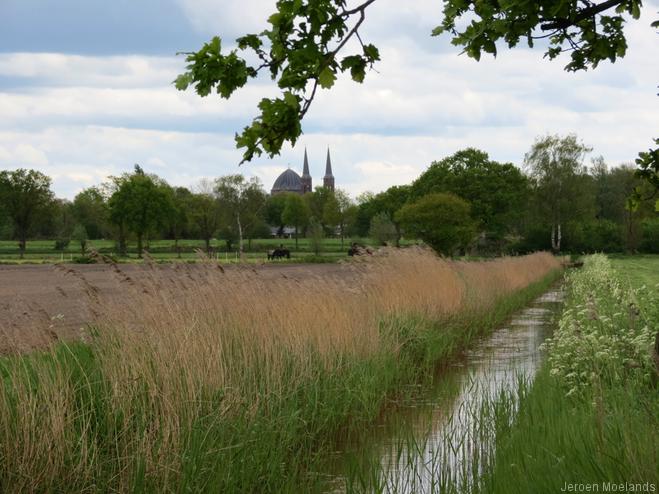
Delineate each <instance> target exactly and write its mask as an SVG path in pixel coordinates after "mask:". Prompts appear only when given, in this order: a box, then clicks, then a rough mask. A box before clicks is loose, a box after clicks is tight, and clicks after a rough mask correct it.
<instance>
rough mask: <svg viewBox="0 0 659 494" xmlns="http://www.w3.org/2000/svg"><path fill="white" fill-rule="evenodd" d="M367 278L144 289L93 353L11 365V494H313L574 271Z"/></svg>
mask: <svg viewBox="0 0 659 494" xmlns="http://www.w3.org/2000/svg"><path fill="white" fill-rule="evenodd" d="M117 269H121V268H117ZM354 269H355V270H354V273H353V274H354V275H353V276H351V277H349V278H348V279H343V280H338V279H329V278H327V279H326V278H322V279H308V280H288V279H280V280H278V281H277V283H279V285H278V287H277V289H272V287H269V288H268V290H267V292H266V291H264V290H263V287H262V286H261V283H262V282H261V281H260V278H259V277H258V276H257V275H256V274H255V273H253V272H252V270H226V272H221V271H220V270H218V269H217V268H216V267H214V266H212V265H210V264H209V269H208V272H207V276H206V278H205V279H204V283H200V284H199V285H198V286H195V287H191V288H189V289H186V290H180V289H178V285H177V284H176V283H174V284H173V285H171V286H170V285H164V284H162V283H159V282H158V283H157V285H154V286H152V287H150V288H149V289H148V290H145V289H144V287H143V286H136V287H135V293H134V294H133V296H130V297H126V298H125V299H122V302H121V304H119V305H117V307H116V310H114V311H113V312H112V313H111V315H110V316H109V317H108V319H107V320H106V321H105V322H104V323H103V324H99V325H98V326H97V327H95V328H93V331H91V332H90V333H89V334H88V335H86V339H87V341H86V342H85V343H76V344H72V343H69V344H64V343H60V344H59V345H56V346H54V347H53V348H52V350H51V351H48V352H40V353H35V354H30V355H24V356H12V357H6V358H4V359H2V360H0V375H1V376H2V381H3V386H2V388H0V458H1V459H2V461H1V462H0V491H2V492H7V491H15V492H35V491H36V492H92V491H98V489H99V486H103V489H104V490H105V491H108V492H311V491H313V490H315V489H318V488H320V487H321V486H323V485H324V483H323V482H324V480H325V479H323V478H319V477H318V476H316V475H314V472H315V471H317V469H316V468H315V467H316V466H317V465H318V464H319V463H320V462H322V461H324V460H325V459H326V458H327V456H328V455H330V454H331V452H332V451H334V450H335V447H334V444H335V442H336V440H337V438H339V437H341V435H343V434H344V433H345V432H346V431H347V430H350V429H352V428H360V427H363V425H364V424H366V423H369V422H371V421H373V420H374V419H375V417H377V415H378V414H380V413H381V411H382V409H383V407H384V406H385V405H386V403H387V402H388V401H389V400H390V399H391V398H392V397H394V396H401V395H404V394H405V393H407V392H410V390H411V389H414V386H410V384H413V383H416V382H418V381H419V380H420V379H423V378H424V377H427V376H429V375H431V374H432V372H430V369H432V368H434V366H436V365H437V363H438V362H439V363H441V362H442V361H445V360H446V359H447V358H448V357H449V356H451V355H453V354H455V353H456V352H459V351H460V350H461V349H463V348H464V347H465V346H466V345H468V344H469V343H470V342H471V341H472V340H473V339H474V338H477V337H479V336H480V335H482V334H483V333H484V332H486V331H488V330H491V329H492V328H493V327H495V326H496V325H498V324H500V323H501V322H502V321H503V320H504V319H505V318H506V317H507V315H508V314H510V312H511V311H513V310H515V309H517V308H519V307H520V306H523V305H524V304H526V303H527V302H528V301H529V300H530V299H531V298H532V297H535V296H537V294H538V293H540V292H542V291H543V290H545V289H546V287H547V286H548V284H549V283H551V282H552V281H553V280H555V279H556V277H557V276H559V275H560V272H561V270H560V265H559V263H558V261H557V260H556V259H555V258H553V257H552V256H550V255H548V254H534V255H532V256H525V257H517V258H504V259H498V260H494V261H489V262H471V263H463V262H450V261H445V260H442V259H439V258H437V257H435V256H434V255H430V254H429V253H427V252H424V251H421V250H419V249H404V250H394V251H391V252H388V253H383V254H382V255H381V256H373V257H372V258H370V259H369V260H368V261H366V262H364V263H356V265H355V267H354ZM392 273H395V274H396V276H392ZM130 289H131V285H130V284H128V285H126V290H130ZM264 294H267V296H264ZM1 326H2V321H0V329H1ZM136 329H137V330H136ZM17 438H20V439H18V440H17Z"/></svg>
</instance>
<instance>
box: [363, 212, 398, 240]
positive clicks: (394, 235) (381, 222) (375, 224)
mask: <svg viewBox="0 0 659 494" xmlns="http://www.w3.org/2000/svg"><path fill="white" fill-rule="evenodd" d="M398 235H399V229H397V228H396V225H394V222H393V221H392V220H391V218H390V217H389V215H388V214H387V213H384V212H382V213H377V214H376V215H375V216H373V218H372V219H371V227H370V229H369V231H368V236H369V237H371V238H372V239H374V240H376V241H377V242H378V243H379V244H381V245H384V244H388V243H390V242H395V241H396V240H397V239H398V238H399V237H398Z"/></svg>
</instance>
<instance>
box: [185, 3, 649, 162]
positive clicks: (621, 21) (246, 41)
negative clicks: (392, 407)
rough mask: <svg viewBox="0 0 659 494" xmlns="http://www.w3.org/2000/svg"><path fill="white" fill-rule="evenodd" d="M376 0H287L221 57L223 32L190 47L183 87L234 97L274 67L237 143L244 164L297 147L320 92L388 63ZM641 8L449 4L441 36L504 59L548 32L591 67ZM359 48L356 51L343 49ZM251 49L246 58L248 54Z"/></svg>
mask: <svg viewBox="0 0 659 494" xmlns="http://www.w3.org/2000/svg"><path fill="white" fill-rule="evenodd" d="M374 2H375V0H363V1H362V2H361V3H357V4H351V5H350V6H348V2H347V1H346V0H313V1H311V0H279V1H278V2H277V4H276V11H275V12H274V13H273V14H272V15H271V16H270V17H269V18H268V23H269V24H270V27H269V28H268V29H266V30H264V31H262V32H261V33H259V34H246V35H245V36H241V37H240V38H238V39H237V40H236V43H237V48H236V49H233V50H231V51H229V52H228V53H223V52H222V43H221V39H220V38H219V37H217V36H216V37H214V38H213V39H212V40H211V41H210V42H208V43H206V44H204V46H203V47H202V48H201V49H200V50H199V51H197V52H192V53H187V62H188V65H187V70H186V72H185V73H183V74H181V75H180V76H179V77H177V79H176V81H174V82H175V85H176V87H177V88H178V89H179V90H185V89H187V88H188V87H189V86H194V88H195V90H196V92H197V93H198V94H199V95H200V96H207V95H209V94H210V93H211V92H213V91H215V92H216V93H217V94H219V95H220V96H221V97H222V98H229V97H231V95H232V94H233V93H234V91H235V90H236V89H238V88H241V87H243V86H244V85H245V84H246V83H247V82H248V81H249V80H251V79H254V78H256V77H258V75H259V73H260V72H261V71H263V70H267V71H269V73H270V77H271V78H272V79H273V80H275V81H276V82H277V85H278V86H279V88H280V90H281V96H280V97H276V98H263V99H262V100H261V101H260V102H259V104H258V108H259V111H260V113H259V115H258V116H257V117H256V118H254V120H253V121H252V124H251V125H250V126H248V127H245V128H244V129H243V132H242V133H241V134H239V135H236V144H237V146H238V147H239V148H245V151H244V153H243V160H244V161H245V160H246V161H249V160H251V159H252V158H253V157H254V156H255V155H260V154H261V153H263V152H265V153H267V154H268V155H270V156H273V155H275V154H277V153H279V151H280V150H281V147H282V145H283V143H284V142H286V141H288V142H290V143H291V144H295V142H296V140H297V138H298V137H299V136H300V134H301V132H302V126H301V120H302V118H303V117H304V116H305V115H306V113H307V112H308V110H309V107H310V105H311V103H312V101H313V100H314V97H315V96H316V94H317V90H318V89H319V88H323V89H329V88H331V87H332V86H333V85H334V83H335V81H336V79H337V77H338V75H339V74H340V73H343V72H349V73H350V76H351V77H352V79H353V80H354V81H356V82H359V83H361V82H362V81H363V80H364V77H365V75H366V71H367V69H369V68H371V67H372V66H373V64H374V63H375V62H377V61H378V60H380V54H379V51H378V49H377V47H376V46H374V45H373V44H370V43H366V42H365V41H364V37H363V35H360V33H359V29H360V28H361V26H362V24H363V23H364V21H365V19H366V11H367V9H368V7H369V6H370V5H372V4H373V3H374ZM640 7H641V1H640V0H608V1H603V2H601V3H599V4H595V3H592V2H588V1H581V0H567V1H566V0H542V1H540V2H488V1H479V0H444V16H443V20H442V23H441V24H440V25H439V26H438V27H437V28H436V29H435V30H434V31H433V34H434V35H439V34H442V33H449V34H450V35H451V36H452V37H453V39H452V42H453V44H454V45H457V46H461V47H463V50H464V52H465V53H467V55H468V56H470V57H473V58H475V59H476V60H479V59H480V57H481V53H482V52H486V53H491V54H492V55H496V53H497V45H496V43H497V41H503V42H504V43H506V44H507V45H508V46H509V47H511V48H512V47H514V46H517V44H518V43H519V42H520V41H521V40H525V41H526V42H527V43H528V44H529V46H533V44H534V39H536V38H538V37H541V38H543V39H544V42H543V46H546V47H547V51H546V52H545V56H546V57H548V58H550V59H552V58H556V57H557V56H558V55H559V54H560V53H562V52H563V51H568V52H569V53H570V57H571V60H570V62H569V63H568V64H567V66H566V70H569V71H575V70H582V69H584V70H585V69H587V68H589V67H593V68H594V67H596V66H597V65H598V64H599V63H600V62H601V61H602V60H606V59H608V60H610V61H612V62H613V61H615V60H616V58H618V57H622V56H624V55H625V52H626V49H627V42H626V39H625V35H624V30H623V28H624V25H625V17H624V16H623V14H629V15H631V16H632V17H633V18H635V19H637V18H638V17H639V15H640ZM653 25H655V26H656V25H659V21H658V22H656V23H653ZM538 30H540V33H542V34H541V35H540V36H538V34H539V33H538ZM351 40H356V41H357V43H350V41H351ZM353 46H354V47H357V49H356V50H355V51H353V52H351V53H350V54H348V55H345V54H343V53H342V52H345V50H348V49H351V48H352V47H353ZM244 52H248V55H247V57H246V58H245V57H243V56H242V55H241V54H242V53H244ZM247 59H251V60H254V61H255V63H254V64H253V65H252V64H250V62H248V61H247Z"/></svg>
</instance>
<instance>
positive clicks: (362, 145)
mask: <svg viewBox="0 0 659 494" xmlns="http://www.w3.org/2000/svg"><path fill="white" fill-rule="evenodd" d="M274 3H275V1H274V0H240V1H234V0H139V1H136V0H113V1H112V2H100V1H89V0H58V1H57V2H52V1H48V0H0V169H15V168H33V169H37V170H39V171H41V172H43V173H46V174H47V175H49V176H50V177H52V179H53V187H52V188H53V190H54V191H55V193H56V195H58V196H59V197H64V198H69V199H72V198H73V197H74V196H75V194H76V193H78V192H79V191H81V190H82V189H84V188H86V187H89V186H92V185H97V184H99V183H101V182H103V181H105V180H106V179H107V177H108V176H110V175H118V174H121V173H123V172H126V171H130V170H132V167H133V164H134V163H139V164H140V165H141V166H142V167H143V168H144V169H145V170H146V171H147V172H149V173H155V174H157V175H159V176H160V177H162V178H164V179H166V180H167V181H168V182H169V183H170V184H172V185H183V186H188V187H191V188H193V189H194V188H195V187H196V186H197V184H199V183H200V181H201V180H202V179H204V178H213V177H218V176H221V175H226V174H231V173H244V174H245V175H247V176H257V177H259V178H260V179H261V181H262V182H263V184H264V186H265V188H266V189H269V188H270V187H271V184H272V182H273V181H274V179H275V178H276V177H277V175H279V173H281V172H282V171H283V170H285V169H286V168H287V167H288V166H290V167H291V168H293V169H296V170H297V171H298V172H301V168H302V159H303V154H304V149H305V147H306V149H307V151H308V154H309V162H310V168H311V175H312V176H313V177H314V185H319V184H320V183H321V182H322V175H323V174H324V167H325V154H326V152H327V149H328V148H329V149H330V151H331V155H332V164H333V170H334V175H335V177H336V184H337V187H339V188H342V189H344V190H346V191H347V192H349V193H350V194H351V195H352V196H353V197H356V196H357V195H358V194H360V193H362V192H365V191H372V192H379V191H381V190H384V189H386V188H387V187H389V186H391V185H399V184H405V183H409V182H411V181H412V180H414V179H415V178H416V177H418V176H419V174H421V173H422V172H423V171H424V170H425V169H426V168H427V167H428V165H429V164H430V163H431V162H432V161H433V160H439V159H442V158H444V157H446V156H449V155H451V154H452V153H454V152H455V151H458V150H460V149H463V148H466V147H476V148H479V149H482V150H484V151H486V152H488V153H489V155H490V157H491V158H492V159H495V160H497V161H502V162H512V163H514V164H516V165H518V166H522V165H523V161H524V154H525V153H526V152H527V151H528V150H529V149H530V147H531V145H532V144H533V142H534V140H535V139H536V138H537V137H538V136H543V135H546V134H560V135H565V134H568V133H576V134H577V135H578V136H579V137H580V138H581V139H582V140H583V141H584V142H585V143H586V144H588V145H590V146H592V147H593V153H592V155H591V156H593V157H594V156H599V155H601V156H603V157H604V159H605V160H606V162H607V163H609V164H610V165H612V166H613V165H618V164H620V163H630V162H633V160H634V158H635V157H636V155H637V153H638V151H641V150H646V149H648V148H649V147H650V146H651V144H652V138H653V137H655V136H656V134H657V130H658V129H659V98H658V97H657V84H658V83H659V63H658V61H659V35H658V34H657V33H656V30H654V29H652V28H651V27H650V23H651V22H652V21H653V20H655V19H656V18H657V17H658V15H657V12H659V0H653V1H652V2H649V1H648V2H644V7H643V10H642V14H641V19H640V20H638V21H631V22H629V23H628V25H627V28H626V34H627V39H628V44H629V48H628V52H627V56H626V57H625V58H624V59H621V60H619V61H617V62H616V63H615V64H610V63H606V62H603V63H602V64H601V65H600V66H599V67H598V68H597V69H596V70H594V71H592V70H591V71H587V72H579V73H576V74H575V73H567V72H565V71H564V70H563V66H564V65H565V64H566V63H567V59H565V58H563V59H559V60H555V61H549V60H546V59H543V53H544V52H543V50H542V49H541V48H536V49H533V50H532V49H528V48H525V47H522V48H516V49H514V50H508V49H506V48H504V47H501V46H500V47H499V55H498V56H497V58H496V59H493V58H492V57H484V58H483V59H482V60H481V61H480V62H476V61H475V60H472V59H470V58H468V57H466V56H465V55H460V53H459V52H460V50H459V49H458V48H456V47H454V46H452V45H451V44H450V39H449V38H448V37H443V36H442V37H431V36H430V32H431V30H432V29H433V27H435V26H436V25H438V24H439V23H440V22H441V18H442V14H441V7H442V2H441V1H440V0H409V1H406V2H401V1H400V0H378V1H377V2H375V4H373V6H372V7H371V8H370V9H369V11H367V12H368V13H367V19H366V22H365V23H364V25H363V28H362V29H361V31H360V32H361V33H362V37H363V39H364V41H365V42H371V43H374V44H375V45H376V46H378V47H379V49H380V53H381V57H382V61H381V62H380V63H378V64H377V66H376V71H371V72H369V73H368V74H367V77H366V80H365V82H364V83H363V84H356V83H354V82H352V81H351V80H350V79H349V76H346V75H344V76H343V77H341V78H340V79H339V81H338V82H337V84H336V85H335V87H334V88H333V89H332V90H330V91H326V90H322V91H320V92H319V94H318V96H317V98H316V101H315V102H314V104H313V106H312V108H311V110H310V111H309V113H308V114H307V116H306V117H305V120H304V122H303V128H304V134H303V135H302V136H301V138H300V139H299V140H298V142H297V144H296V146H295V147H294V148H291V147H290V146H286V147H285V148H284V149H283V151H282V153H281V155H280V156H277V157H275V158H273V159H269V158H267V157H265V156H263V157H260V158H255V159H254V160H253V161H252V162H251V163H248V164H244V165H242V166H238V164H239V162H240V160H241V155H242V153H241V151H240V150H237V149H236V148H235V143H234V134H235V133H236V132H238V131H240V130H241V129H242V128H243V127H244V126H246V125H248V124H249V123H250V122H251V120H252V118H253V117H254V116H256V115H257V110H256V104H257V102H258V101H259V100H260V99H261V98H263V97H265V96H272V95H275V94H276V88H274V87H273V85H272V83H271V82H270V81H269V80H261V79H259V80H257V81H255V82H253V83H250V84H249V85H248V86H247V87H245V88H243V89H241V90H239V91H238V92H237V93H236V94H235V95H234V97H233V98H232V99H231V100H230V101H226V100H221V99H220V98H219V97H217V96H209V97H207V98H200V97H199V96H197V95H196V94H195V93H194V92H193V91H192V90H189V91H187V92H179V91H177V90H176V89H175V88H174V86H173V85H172V81H173V80H174V79H175V77H176V76H177V75H178V74H179V73H181V72H183V71H184V69H185V59H184V57H183V56H180V55H177V52H185V51H188V52H189V51H194V50H196V49H199V48H200V47H201V45H202V44H203V43H204V42H205V41H208V40H209V39H210V38H211V37H212V36H214V35H220V36H221V37H222V38H223V39H224V40H226V43H230V42H231V40H233V39H235V38H236V37H238V36H240V35H241V34H245V33H248V32H258V31H259V30H261V29H262V28H264V27H265V20H266V19H267V17H268V15H269V14H270V13H272V12H273V11H274Z"/></svg>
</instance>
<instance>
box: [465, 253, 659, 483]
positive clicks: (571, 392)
mask: <svg viewBox="0 0 659 494" xmlns="http://www.w3.org/2000/svg"><path fill="white" fill-rule="evenodd" d="M622 262H625V261H616V264H618V263H622ZM632 262H633V263H634V265H635V267H636V269H643V268H642V265H643V263H642V262H639V261H638V260H633V261H632ZM618 267H620V264H618ZM622 272H624V273H625V275H627V274H629V271H626V270H621V272H616V271H615V270H614V269H613V268H612V266H611V264H610V262H609V261H608V260H607V259H606V258H605V257H603V256H599V255H598V256H592V257H590V258H587V261H586V265H585V266H584V269H583V270H582V271H577V272H574V273H572V274H571V275H570V276H569V277H568V282H569V284H568V296H567V300H566V306H565V311H564V313H563V316H562V318H561V321H560V325H559V329H558V331H557V333H556V335H555V336H554V337H553V338H552V339H551V340H550V341H549V343H548V345H547V351H548V359H547V361H546V363H545V365H544V367H543V369H542V371H541V372H540V373H539V375H538V377H537V378H536V380H535V382H534V383H533V384H528V383H523V384H521V386H520V394H521V397H520V398H519V403H520V405H519V411H518V412H517V413H515V410H516V407H511V406H507V405H506V402H510V401H511V400H512V398H511V397H501V399H500V401H499V403H490V404H488V406H487V407H486V408H488V409H489V411H483V412H481V413H483V414H488V413H489V414H491V415H496V416H497V420H496V427H495V429H496V434H495V437H496V444H495V445H494V448H495V449H496V455H495V461H494V463H493V464H491V465H490V469H489V471H488V473H487V475H485V476H484V477H483V478H482V479H480V480H479V481H478V482H479V490H480V491H481V492H488V493H490V492H492V493H499V492H501V493H511V492H512V493H514V492H520V493H522V492H524V493H526V492H537V493H544V492H546V493H556V492H560V490H561V489H566V484H567V485H573V486H579V485H581V486H584V485H590V486H591V487H590V488H589V489H590V491H591V492H607V489H608V492H656V491H657V489H659V446H658V445H659V393H657V388H656V369H655V364H654V362H653V359H652V343H653V340H654V332H655V331H656V330H657V328H659V313H658V309H657V304H656V300H657V292H656V291H655V290H656V288H653V287H650V288H649V287H648V286H642V285H641V284H640V283H639V286H638V287H637V288H634V287H631V286H630V285H629V284H628V283H626V282H621V281H620V278H621V274H622ZM647 274H648V279H647V280H646V281H648V282H650V281H655V280H654V279H651V276H650V273H649V272H648V273H647ZM625 275H623V276H625ZM654 276H655V277H657V276H659V273H657V272H655V273H654ZM656 282H659V280H656V281H655V283H656ZM653 286H654V284H653ZM657 288H659V287H657Z"/></svg>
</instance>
